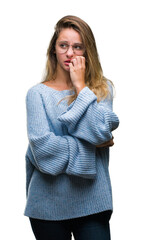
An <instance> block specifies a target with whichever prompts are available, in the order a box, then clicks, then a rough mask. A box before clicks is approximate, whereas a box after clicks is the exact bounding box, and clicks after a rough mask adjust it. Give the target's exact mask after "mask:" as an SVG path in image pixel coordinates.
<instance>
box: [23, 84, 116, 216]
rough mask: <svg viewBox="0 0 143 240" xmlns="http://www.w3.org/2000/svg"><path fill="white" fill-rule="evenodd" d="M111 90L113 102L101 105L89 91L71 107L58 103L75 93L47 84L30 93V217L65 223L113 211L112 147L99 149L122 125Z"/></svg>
mask: <svg viewBox="0 0 143 240" xmlns="http://www.w3.org/2000/svg"><path fill="white" fill-rule="evenodd" d="M109 88H110V92H111V98H110V99H108V98H106V99H105V100H103V101H101V102H100V103H97V97H96V95H95V94H94V93H93V92H92V91H91V90H90V89H89V88H88V87H84V88H83V89H82V90H81V91H80V93H79V95H78V96H77V98H76V100H74V101H73V102H72V103H71V104H70V105H69V106H68V105H67V100H64V101H62V102H61V103H60V104H59V105H57V103H58V102H59V100H61V99H62V98H63V97H65V96H66V95H69V94H72V92H71V91H70V90H63V91H57V90H54V89H52V88H50V87H48V86H46V85H44V84H42V83H40V84H37V85H35V86H33V87H32V88H30V89H29V90H28V92H27V95H26V110H27V134H28V140H29V144H28V148H27V152H26V156H25V159H26V193H27V202H26V207H25V212H24V214H25V215H26V216H29V217H33V218H38V219H45V220H63V219H71V218H76V217H81V216H86V215H90V214H94V213H97V212H101V211H104V210H109V209H110V210H112V207H113V206H112V191H111V183H110V177H109V171H108V164H109V148H108V147H106V148H96V145H98V144H101V143H104V142H106V141H108V140H109V139H111V138H112V131H113V130H115V129H116V128H117V127H118V125H119V119H118V117H117V116H116V114H115V113H114V112H113V111H112V88H111V85H110V84H109Z"/></svg>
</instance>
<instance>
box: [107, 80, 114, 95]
mask: <svg viewBox="0 0 143 240" xmlns="http://www.w3.org/2000/svg"><path fill="white" fill-rule="evenodd" d="M107 85H108V90H109V95H110V96H109V97H111V98H113V88H114V84H113V82H112V81H111V80H109V79H107Z"/></svg>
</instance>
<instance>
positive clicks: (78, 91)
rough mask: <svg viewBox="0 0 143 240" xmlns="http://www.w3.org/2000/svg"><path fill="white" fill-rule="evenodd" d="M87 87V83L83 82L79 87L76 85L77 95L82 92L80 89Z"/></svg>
mask: <svg viewBox="0 0 143 240" xmlns="http://www.w3.org/2000/svg"><path fill="white" fill-rule="evenodd" d="M85 87H86V85H85V84H82V85H80V86H79V87H76V92H77V95H78V94H79V93H80V91H81V90H82V89H83V88H85Z"/></svg>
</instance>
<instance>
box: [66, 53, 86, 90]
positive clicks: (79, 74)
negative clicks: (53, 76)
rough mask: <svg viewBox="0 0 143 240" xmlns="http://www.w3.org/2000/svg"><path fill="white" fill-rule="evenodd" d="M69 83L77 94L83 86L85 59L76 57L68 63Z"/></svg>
mask: <svg viewBox="0 0 143 240" xmlns="http://www.w3.org/2000/svg"><path fill="white" fill-rule="evenodd" d="M69 67H70V77H71V81H72V83H73V85H74V87H75V88H76V91H77V94H79V92H80V91H81V90H82V89H83V88H84V87H85V86H86V85H85V57H83V56H76V57H75V58H73V59H71V60H70V61H69Z"/></svg>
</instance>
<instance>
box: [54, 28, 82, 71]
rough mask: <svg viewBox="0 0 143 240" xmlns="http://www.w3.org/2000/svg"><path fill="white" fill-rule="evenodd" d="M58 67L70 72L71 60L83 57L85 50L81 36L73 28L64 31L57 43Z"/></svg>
mask: <svg viewBox="0 0 143 240" xmlns="http://www.w3.org/2000/svg"><path fill="white" fill-rule="evenodd" d="M55 53H56V57H57V67H60V68H62V69H63V70H65V71H69V63H70V60H71V59H73V58H75V57H76V56H83V54H84V48H83V43H82V39H81V36H80V34H79V33H78V32H77V31H75V30H74V29H73V28H65V29H62V30H61V32H60V34H59V37H58V38H57V41H56V46H55Z"/></svg>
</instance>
